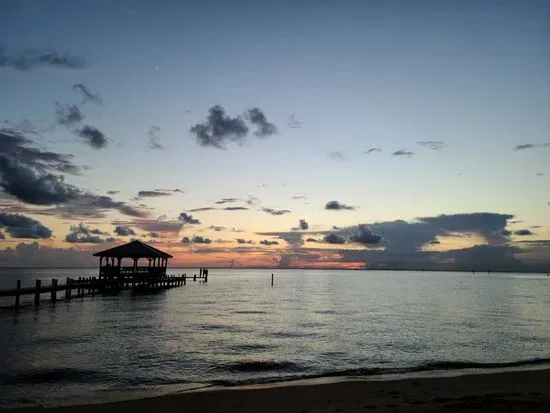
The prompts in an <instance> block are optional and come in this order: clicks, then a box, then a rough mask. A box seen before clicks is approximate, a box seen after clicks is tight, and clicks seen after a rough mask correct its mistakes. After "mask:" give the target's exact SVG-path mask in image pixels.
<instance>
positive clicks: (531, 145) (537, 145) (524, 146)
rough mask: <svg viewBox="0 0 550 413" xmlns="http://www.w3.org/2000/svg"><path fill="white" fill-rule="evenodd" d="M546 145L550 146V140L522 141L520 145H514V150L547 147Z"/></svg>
mask: <svg viewBox="0 0 550 413" xmlns="http://www.w3.org/2000/svg"><path fill="white" fill-rule="evenodd" d="M547 147H550V142H548V143H524V144H522V145H516V147H515V148H514V150H515V151H523V150H525V149H534V148H547Z"/></svg>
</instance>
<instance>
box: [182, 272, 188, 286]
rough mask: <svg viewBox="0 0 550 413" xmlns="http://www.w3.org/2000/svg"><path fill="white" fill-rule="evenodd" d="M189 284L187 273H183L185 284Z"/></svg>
mask: <svg viewBox="0 0 550 413" xmlns="http://www.w3.org/2000/svg"><path fill="white" fill-rule="evenodd" d="M185 284H187V274H183V285H185Z"/></svg>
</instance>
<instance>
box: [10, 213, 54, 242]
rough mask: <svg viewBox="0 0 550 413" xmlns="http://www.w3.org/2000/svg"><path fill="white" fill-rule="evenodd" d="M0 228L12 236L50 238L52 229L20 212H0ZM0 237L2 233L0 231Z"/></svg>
mask: <svg viewBox="0 0 550 413" xmlns="http://www.w3.org/2000/svg"><path fill="white" fill-rule="evenodd" d="M0 228H2V229H4V231H5V232H6V233H8V234H9V235H10V236H11V237H12V238H50V237H51V236H52V231H51V230H50V229H49V228H47V227H45V226H44V225H42V224H41V223H40V222H39V221H37V220H35V219H33V218H29V217H26V216H25V215H20V214H9V213H4V212H0ZM2 236H3V237H2V238H4V234H3V233H2Z"/></svg>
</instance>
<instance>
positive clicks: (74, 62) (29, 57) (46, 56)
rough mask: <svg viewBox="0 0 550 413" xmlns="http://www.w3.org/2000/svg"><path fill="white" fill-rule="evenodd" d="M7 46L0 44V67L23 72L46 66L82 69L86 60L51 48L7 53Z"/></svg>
mask: <svg viewBox="0 0 550 413" xmlns="http://www.w3.org/2000/svg"><path fill="white" fill-rule="evenodd" d="M7 51H8V47H7V46H6V45H0V67H10V68H13V69H17V70H21V71H23V72H26V71H29V70H33V69H36V68H39V67H44V66H48V67H51V68H57V69H84V68H86V67H87V66H88V62H87V61H86V60H85V59H83V58H81V57H76V56H72V55H70V54H68V53H60V52H56V51H53V50H39V49H25V50H20V51H17V52H15V53H13V54H11V55H10V54H8V53H7Z"/></svg>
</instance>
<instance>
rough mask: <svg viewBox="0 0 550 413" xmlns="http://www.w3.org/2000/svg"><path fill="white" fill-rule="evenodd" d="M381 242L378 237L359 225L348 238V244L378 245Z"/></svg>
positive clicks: (362, 225)
mask: <svg viewBox="0 0 550 413" xmlns="http://www.w3.org/2000/svg"><path fill="white" fill-rule="evenodd" d="M381 240H382V237H381V236H380V235H376V234H374V233H373V232H372V231H371V230H370V229H369V228H368V227H367V226H366V225H365V224H359V225H358V226H357V229H356V230H355V231H354V232H353V233H352V234H351V236H350V237H349V241H350V242H356V243H358V244H362V245H372V244H378V243H380V241H381Z"/></svg>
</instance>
